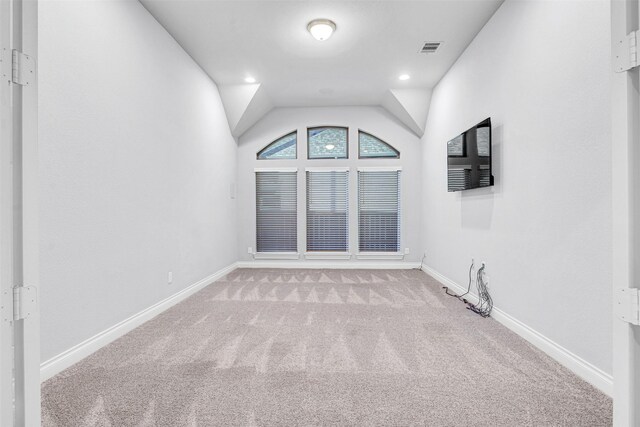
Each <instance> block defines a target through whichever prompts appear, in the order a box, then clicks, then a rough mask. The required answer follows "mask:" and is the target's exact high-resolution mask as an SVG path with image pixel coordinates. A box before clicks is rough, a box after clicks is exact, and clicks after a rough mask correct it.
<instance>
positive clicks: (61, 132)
mask: <svg viewBox="0 0 640 427" xmlns="http://www.w3.org/2000/svg"><path fill="white" fill-rule="evenodd" d="M39 13H40V27H39V31H40V34H39V37H40V38H39V43H40V48H39V49H40V58H39V75H40V95H39V96H40V98H39V104H40V105H39V108H40V126H39V134H40V182H41V193H40V195H41V201H40V209H41V214H40V222H41V225H40V232H41V237H40V238H41V240H40V245H41V252H40V265H41V303H42V360H47V359H49V358H51V357H52V356H55V355H57V354H59V353H61V352H63V351H64V350H66V349H68V348H70V347H72V346H73V345H75V344H78V343H79V342H81V341H83V340H85V339H87V338H89V337H91V336H93V335H95V334H96V333H99V332H101V331H103V330H105V329H106V328H108V327H111V326H113V325H114V324H116V323H118V322H120V321H122V320H124V319H125V318H127V317H128V316H131V315H133V314H135V313H137V312H139V311H140V310H143V309H145V308H147V307H149V306H151V305H152V304H154V303H156V302H158V301H160V300H162V299H164V298H166V297H168V296H170V295H172V294H174V293H176V292H178V291H179V290H181V289H183V288H185V287H187V286H188V285H191V284H193V283H194V282H197V281H198V280H200V279H203V278H205V277H207V276H209V275H210V274H212V273H214V272H216V271H217V270H219V269H221V268H223V267H225V266H227V265H229V264H231V263H233V262H234V261H235V260H236V253H237V249H236V231H235V230H236V224H235V201H233V200H231V199H230V194H229V186H230V185H231V182H232V181H233V180H234V179H235V165H236V163H235V157H236V150H237V147H236V144H235V141H234V139H233V138H232V136H231V135H230V132H229V128H228V124H227V120H226V117H225V115H224V110H223V107H222V104H221V102H220V97H219V95H218V90H217V88H216V86H215V84H214V83H213V82H212V81H211V80H210V79H209V78H208V77H207V75H205V73H204V72H203V71H202V70H201V69H200V68H199V67H198V66H197V65H196V64H195V63H194V62H193V61H192V60H191V58H190V57H189V56H188V55H187V54H186V53H185V52H184V51H183V50H182V49H181V48H180V46H178V44H177V43H176V42H175V41H174V40H173V39H172V37H171V36H170V35H169V34H168V33H167V32H166V31H165V30H164V29H163V28H162V27H161V26H160V25H159V24H158V23H157V22H156V21H155V20H154V18H153V17H152V16H151V15H150V14H149V13H148V12H147V11H146V10H145V9H144V8H143V7H142V5H140V4H139V3H138V2H137V1H95V0H91V1H41V2H40V6H39ZM169 271H172V272H173V283H172V284H170V285H169V284H168V281H167V275H168V272H169Z"/></svg>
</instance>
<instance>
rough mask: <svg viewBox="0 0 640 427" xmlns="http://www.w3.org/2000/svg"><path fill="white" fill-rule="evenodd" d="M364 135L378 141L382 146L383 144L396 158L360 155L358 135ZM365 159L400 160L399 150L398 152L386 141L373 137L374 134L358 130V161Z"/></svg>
mask: <svg viewBox="0 0 640 427" xmlns="http://www.w3.org/2000/svg"><path fill="white" fill-rule="evenodd" d="M361 133H364V134H365V135H369V136H370V137H372V138H375V139H377V140H378V141H380V142H382V143H383V144H385V145H386V146H387V147H389V148H391V149H392V150H393V151H394V152H395V153H396V157H389V156H363V155H362V150H361V149H360V147H361V145H360V134H361ZM367 159H389V160H400V150H398V149H397V148H396V147H394V146H393V145H391V144H389V143H388V142H387V141H385V140H384V139H382V138H378V137H377V136H375V135H374V134H372V133H370V132H367V131H365V130H362V129H358V160H367Z"/></svg>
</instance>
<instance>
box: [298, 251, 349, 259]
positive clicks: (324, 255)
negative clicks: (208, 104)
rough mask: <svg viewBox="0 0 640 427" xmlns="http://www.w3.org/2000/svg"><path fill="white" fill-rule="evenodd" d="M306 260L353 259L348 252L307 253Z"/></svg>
mask: <svg viewBox="0 0 640 427" xmlns="http://www.w3.org/2000/svg"><path fill="white" fill-rule="evenodd" d="M304 257H305V258H306V259H351V254H350V253H348V252H305V254H304Z"/></svg>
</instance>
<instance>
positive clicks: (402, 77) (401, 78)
mask: <svg viewBox="0 0 640 427" xmlns="http://www.w3.org/2000/svg"><path fill="white" fill-rule="evenodd" d="M410 78H411V76H410V75H409V74H400V76H399V77H398V80H403V81H404V80H409V79H410Z"/></svg>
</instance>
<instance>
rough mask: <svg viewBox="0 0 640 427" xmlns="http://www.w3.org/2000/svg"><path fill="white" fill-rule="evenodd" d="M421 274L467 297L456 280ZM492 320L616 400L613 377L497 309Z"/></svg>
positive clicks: (470, 297) (431, 271)
mask: <svg viewBox="0 0 640 427" xmlns="http://www.w3.org/2000/svg"><path fill="white" fill-rule="evenodd" d="M422 270H423V271H424V272H425V273H427V274H428V275H430V276H431V277H433V278H434V279H436V280H437V281H439V282H440V283H442V284H443V285H445V286H447V287H449V288H450V289H451V290H453V291H455V292H458V293H464V292H466V291H467V288H466V287H464V286H461V285H459V284H457V283H455V282H454V281H453V280H451V279H449V278H448V277H446V276H443V275H442V274H440V273H438V272H437V271H435V270H434V269H433V268H430V267H427V266H424V265H423V266H422ZM467 299H468V300H469V301H470V302H472V303H476V302H478V296H477V295H475V294H473V293H469V294H467ZM491 317H492V318H493V319H495V320H496V321H498V322H499V323H501V324H502V325H503V326H505V327H507V328H508V329H510V330H512V331H513V332H515V333H516V334H518V335H520V336H521V337H522V338H524V339H525V340H527V341H529V342H530V343H531V344H533V345H534V346H536V347H537V348H539V349H540V350H542V351H543V352H545V353H546V354H547V355H549V356H550V357H552V358H553V359H555V360H556V361H557V362H559V363H560V364H561V365H563V366H564V367H566V368H567V369H569V370H571V371H572V372H573V373H575V374H576V375H577V376H579V377H580V378H582V379H583V380H585V381H587V382H588V383H589V384H591V385H593V386H594V387H596V388H597V389H599V390H600V391H602V392H603V393H605V394H606V395H608V396H610V397H612V396H613V377H612V376H611V375H609V374H607V373H606V372H604V371H602V370H601V369H599V368H598V367H596V366H594V365H592V364H591V363H589V362H587V361H586V360H584V359H582V358H581V357H579V356H577V355H576V354H574V353H572V352H570V351H569V350H567V349H566V348H564V347H562V346H561V345H559V344H558V343H556V342H554V341H552V340H550V339H549V338H547V337H545V336H544V335H542V334H541V333H540V332H538V331H536V330H534V329H532V328H530V327H529V326H527V325H525V324H524V323H522V322H520V321H519V320H518V319H516V318H514V317H513V316H511V315H509V314H507V313H505V312H504V311H502V310H500V309H499V308H497V307H495V306H494V307H493V311H492V312H491Z"/></svg>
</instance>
